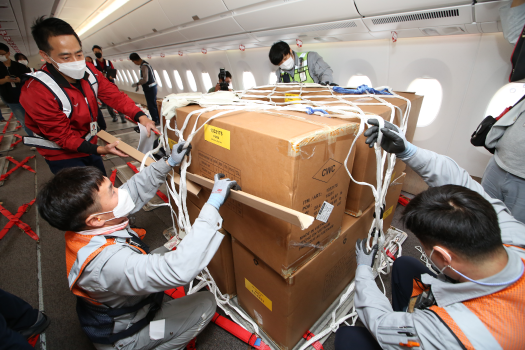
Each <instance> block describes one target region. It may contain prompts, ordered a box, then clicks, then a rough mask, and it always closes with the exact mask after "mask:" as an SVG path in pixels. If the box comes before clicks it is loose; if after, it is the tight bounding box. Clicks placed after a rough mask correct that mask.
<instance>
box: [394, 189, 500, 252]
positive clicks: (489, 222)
mask: <svg viewBox="0 0 525 350" xmlns="http://www.w3.org/2000/svg"><path fill="white" fill-rule="evenodd" d="M403 221H404V223H405V225H406V227H407V228H408V229H409V230H410V231H412V232H413V233H414V234H415V235H416V237H417V238H418V239H419V240H420V241H421V242H422V243H423V244H424V245H425V246H427V247H432V246H435V245H442V246H444V247H446V248H448V249H450V250H452V251H454V252H455V253H456V254H458V255H460V256H462V257H465V258H468V259H472V260H480V259H482V258H485V257H487V256H489V255H491V254H493V253H495V252H496V251H497V250H498V248H499V249H501V248H502V244H503V243H502V241H501V230H500V228H499V223H498V216H497V214H496V211H495V210H494V207H492V205H491V204H490V203H489V201H487V200H486V199H485V198H483V196H482V195H480V194H479V193H477V192H475V191H472V190H470V189H468V188H466V187H463V186H457V185H445V186H439V187H430V188H429V189H428V190H426V191H424V192H422V193H420V194H418V195H417V196H416V197H414V199H412V200H411V201H410V203H409V204H408V205H407V206H406V208H405V211H404V212H403Z"/></svg>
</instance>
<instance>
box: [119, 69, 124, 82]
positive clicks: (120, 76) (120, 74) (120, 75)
mask: <svg viewBox="0 0 525 350" xmlns="http://www.w3.org/2000/svg"><path fill="white" fill-rule="evenodd" d="M117 75H118V77H119V78H120V81H122V82H123V81H124V79H123V78H122V73H120V70H119V71H117Z"/></svg>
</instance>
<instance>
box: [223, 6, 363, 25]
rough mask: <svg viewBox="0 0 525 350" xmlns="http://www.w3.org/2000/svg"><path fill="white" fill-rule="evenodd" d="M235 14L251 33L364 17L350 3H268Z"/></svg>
mask: <svg viewBox="0 0 525 350" xmlns="http://www.w3.org/2000/svg"><path fill="white" fill-rule="evenodd" d="M232 14H233V17H234V18H235V20H236V21H237V23H239V25H240V26H241V27H243V28H244V30H246V31H249V32H251V31H258V30H265V29H273V28H283V27H290V26H298V25H306V24H311V23H323V22H332V21H339V20H345V19H348V18H359V17H360V16H359V14H358V13H357V11H356V9H355V6H354V3H353V1H349V0H324V1H319V0H303V1H297V0H275V1H264V2H261V3H257V4H255V5H252V6H247V7H243V8H240V9H237V10H234V11H232Z"/></svg>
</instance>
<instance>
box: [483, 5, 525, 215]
mask: <svg viewBox="0 0 525 350" xmlns="http://www.w3.org/2000/svg"><path fill="white" fill-rule="evenodd" d="M500 17H501V24H502V27H503V34H504V36H505V38H506V39H507V40H508V41H509V42H510V43H511V44H515V43H516V41H517V40H518V36H519V35H520V34H521V30H522V28H523V25H524V24H525V4H522V5H520V6H516V7H512V8H511V7H510V1H509V2H508V3H506V4H505V5H503V6H502V7H501V8H500ZM524 112H525V101H522V102H520V103H519V104H518V105H516V106H515V107H514V108H513V109H512V110H511V111H509V112H508V113H507V114H505V115H504V116H503V117H502V118H501V119H500V120H498V121H497V122H496V124H494V126H493V127H492V129H491V130H490V132H489V134H488V135H487V139H486V141H485V145H486V146H487V147H488V148H496V151H495V152H494V156H493V157H492V159H491V160H490V161H489V163H488V165H487V168H486V169H485V173H484V174H483V179H482V181H481V185H482V186H483V188H484V189H485V191H486V192H487V193H488V194H489V195H490V196H492V197H494V198H497V199H499V200H501V201H503V203H505V205H506V206H507V208H509V210H510V212H511V213H512V215H513V216H514V217H515V218H516V219H518V220H519V221H521V222H525V160H524V157H523V155H524V154H525V113H524Z"/></svg>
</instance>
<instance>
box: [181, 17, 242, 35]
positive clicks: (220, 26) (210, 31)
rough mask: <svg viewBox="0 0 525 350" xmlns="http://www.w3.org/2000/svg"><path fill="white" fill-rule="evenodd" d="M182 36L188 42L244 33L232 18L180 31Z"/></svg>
mask: <svg viewBox="0 0 525 350" xmlns="http://www.w3.org/2000/svg"><path fill="white" fill-rule="evenodd" d="M180 32H181V33H182V35H184V36H185V37H186V38H188V39H189V40H199V39H206V38H209V37H221V36H225V35H231V34H238V33H242V32H244V31H243V29H242V28H241V27H239V25H238V24H237V23H236V22H235V20H234V19H233V18H231V17H230V18H224V19H220V20H218V21H213V22H208V23H203V24H201V25H194V26H191V27H189V28H182V29H180Z"/></svg>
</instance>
